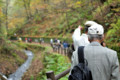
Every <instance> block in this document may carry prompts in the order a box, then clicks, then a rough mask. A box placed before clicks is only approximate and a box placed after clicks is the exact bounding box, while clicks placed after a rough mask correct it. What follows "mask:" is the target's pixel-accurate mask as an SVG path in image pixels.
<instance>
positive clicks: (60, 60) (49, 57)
mask: <svg viewBox="0 0 120 80" xmlns="http://www.w3.org/2000/svg"><path fill="white" fill-rule="evenodd" d="M43 63H44V67H45V69H44V70H42V72H40V73H39V76H38V77H37V80H39V79H42V80H46V75H45V73H46V72H48V71H51V70H52V71H54V72H55V74H56V75H57V74H60V73H61V72H63V71H65V70H67V69H68V68H69V67H70V63H69V62H68V61H67V57H65V56H62V55H60V54H48V53H46V54H45V58H44V62H43ZM67 79H68V78H67V76H66V77H64V78H62V79H60V80H67Z"/></svg>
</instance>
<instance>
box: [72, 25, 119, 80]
mask: <svg viewBox="0 0 120 80" xmlns="http://www.w3.org/2000/svg"><path fill="white" fill-rule="evenodd" d="M103 37H104V28H103V26H101V25H99V24H96V25H93V26H91V27H89V29H88V39H89V41H90V44H89V45H88V46H85V47H84V57H85V59H86V60H87V62H88V68H89V69H90V70H91V72H92V77H93V80H120V78H119V61H118V57H117V52H116V51H114V50H112V49H109V48H107V47H103V46H102V45H101V42H102V41H103ZM77 64H78V52H77V51H74V52H73V55H72V65H71V69H72V68H73V67H74V66H76V65H77Z"/></svg>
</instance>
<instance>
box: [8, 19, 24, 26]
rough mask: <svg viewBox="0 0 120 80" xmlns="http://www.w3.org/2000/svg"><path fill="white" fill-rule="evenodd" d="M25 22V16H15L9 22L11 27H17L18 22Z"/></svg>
mask: <svg viewBox="0 0 120 80" xmlns="http://www.w3.org/2000/svg"><path fill="white" fill-rule="evenodd" d="M22 22H24V18H13V19H12V20H11V21H10V22H9V24H8V25H9V28H15V27H16V25H17V24H20V23H22Z"/></svg>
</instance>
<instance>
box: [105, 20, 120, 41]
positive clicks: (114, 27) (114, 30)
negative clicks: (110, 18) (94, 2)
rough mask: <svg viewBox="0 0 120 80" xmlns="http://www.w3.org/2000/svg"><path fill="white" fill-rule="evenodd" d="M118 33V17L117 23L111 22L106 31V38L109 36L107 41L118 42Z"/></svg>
mask: <svg viewBox="0 0 120 80" xmlns="http://www.w3.org/2000/svg"><path fill="white" fill-rule="evenodd" d="M119 34H120V19H118V21H117V23H116V24H115V23H113V24H111V29H109V31H108V32H107V38H110V39H109V41H110V42H112V41H114V43H118V42H120V39H119V36H120V35H119Z"/></svg>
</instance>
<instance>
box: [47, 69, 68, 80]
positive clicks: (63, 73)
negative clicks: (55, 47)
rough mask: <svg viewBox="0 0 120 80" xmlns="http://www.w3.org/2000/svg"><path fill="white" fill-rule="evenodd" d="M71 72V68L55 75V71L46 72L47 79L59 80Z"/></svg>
mask: <svg viewBox="0 0 120 80" xmlns="http://www.w3.org/2000/svg"><path fill="white" fill-rule="evenodd" d="M69 72H70V69H67V70H66V71H63V72H62V73H60V74H58V75H54V72H53V71H49V72H47V73H46V76H47V80H58V79H60V78H62V77H64V76H65V75H67V74H68V73H69Z"/></svg>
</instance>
